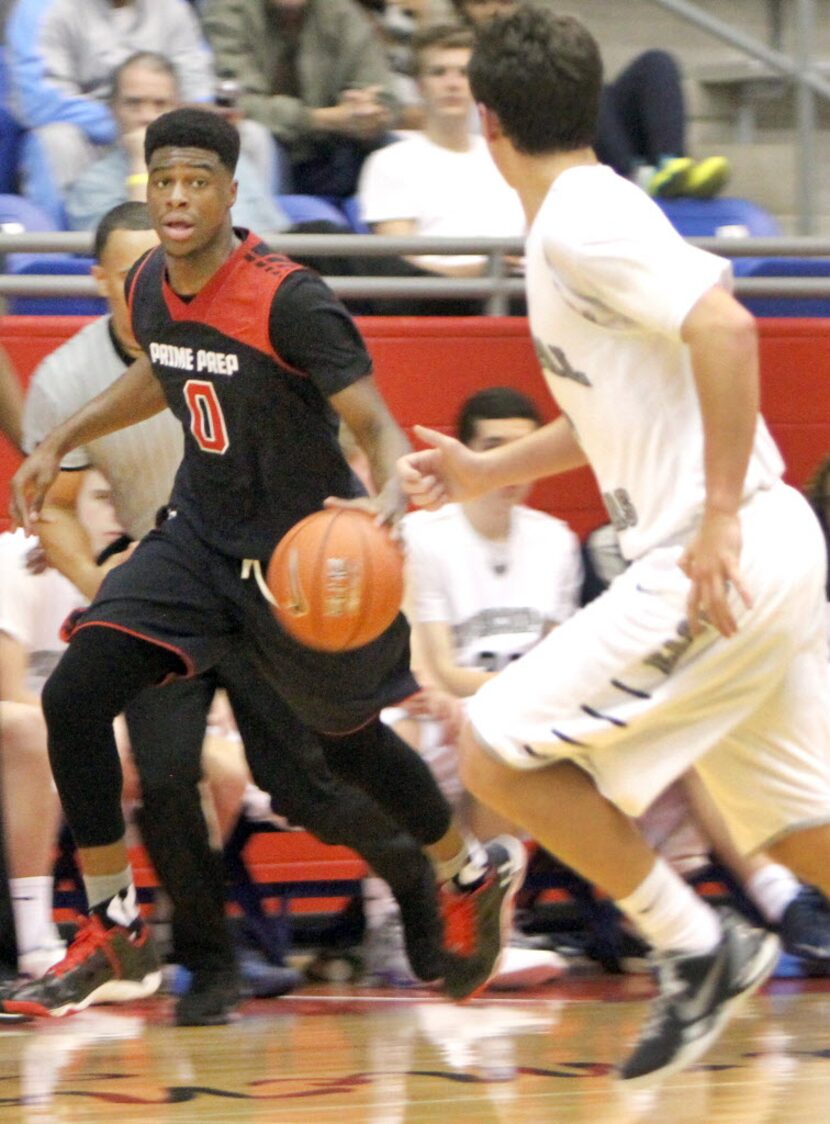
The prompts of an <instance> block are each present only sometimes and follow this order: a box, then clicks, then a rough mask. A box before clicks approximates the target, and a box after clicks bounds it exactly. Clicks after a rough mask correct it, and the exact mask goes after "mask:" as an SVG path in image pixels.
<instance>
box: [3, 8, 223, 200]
mask: <svg viewBox="0 0 830 1124" xmlns="http://www.w3.org/2000/svg"><path fill="white" fill-rule="evenodd" d="M6 43H7V51H8V61H9V78H10V84H11V94H12V100H13V106H14V109H15V111H16V113H17V116H18V119H19V120H20V122H21V124H22V125H24V126H26V128H28V129H32V130H34V131H35V132H34V143H33V144H32V143H30V144H28V145H27V151H26V152H25V153H24V160H23V174H24V189H25V194H27V195H28V196H29V197H30V198H32V199H33V200H34V202H36V203H38V204H39V205H40V206H41V207H43V209H44V210H46V211H47V212H48V213H54V211H55V198H56V196H57V198H58V199H60V198H61V197H62V195H63V192H64V190H65V188H66V187H67V186H68V185H69V184H70V183H72V182H73V180H75V179H77V177H78V176H79V175H80V174H81V173H82V172H83V171H84V169H85V168H86V167H87V166H88V165H89V164H90V163H91V162H92V161H93V160H94V159H95V158H96V155H97V152H96V146H98V145H107V144H112V143H113V141H114V140H115V136H116V127H115V122H114V120H113V116H112V113H111V110H110V107H109V104H108V100H107V99H108V97H109V94H110V79H111V75H112V72H113V70H114V69H115V67H116V66H118V64H119V63H121V62H123V61H124V59H126V58H127V57H128V56H129V55H131V54H133V53H134V52H135V51H137V50H147V51H165V52H169V55H170V59H171V61H172V62H173V64H174V65H175V67H176V70H177V73H178V75H179V80H180V83H181V90H182V97H183V98H184V99H185V100H187V101H208V100H209V99H210V98H212V97H213V73H212V69H211V59H210V52H209V50H208V48H207V46H206V44H205V41H204V38H203V36H202V33H201V30H200V28H199V22H198V19H197V17H196V15H195V13H194V11H193V9H192V7H191V6H190V4H188V3H187V0H167V2H166V3H163V4H160V3H151V2H149V0H126V2H120V3H118V2H113V0H104V2H101V0H17V3H16V4H15V6H14V7H13V8H12V10H11V13H10V15H9V21H8V25H7V30H6Z"/></svg>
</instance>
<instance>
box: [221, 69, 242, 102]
mask: <svg viewBox="0 0 830 1124" xmlns="http://www.w3.org/2000/svg"><path fill="white" fill-rule="evenodd" d="M241 92H242V90H241V87H240V85H239V83H238V82H237V80H236V79H235V78H231V77H230V76H226V77H224V78H220V79H219V81H218V82H217V84H216V92H215V95H214V101H215V102H216V104H217V105H218V106H221V108H222V109H236V105H237V102H238V101H239V95H240V93H241Z"/></svg>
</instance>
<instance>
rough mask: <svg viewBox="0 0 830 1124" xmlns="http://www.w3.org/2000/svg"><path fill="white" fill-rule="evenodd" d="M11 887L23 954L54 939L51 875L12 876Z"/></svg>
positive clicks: (18, 936)
mask: <svg viewBox="0 0 830 1124" xmlns="http://www.w3.org/2000/svg"><path fill="white" fill-rule="evenodd" d="M9 891H10V894H11V899H12V911H13V913H14V930H15V935H16V937H17V950H18V953H20V954H21V955H22V954H23V953H25V952H33V951H34V949H36V948H46V947H47V946H48V945H50V944H52V942H53V941H54V939H55V927H54V924H53V922H52V905H53V896H52V895H53V884H52V876H51V875H36V876H33V877H31V878H10V879H9Z"/></svg>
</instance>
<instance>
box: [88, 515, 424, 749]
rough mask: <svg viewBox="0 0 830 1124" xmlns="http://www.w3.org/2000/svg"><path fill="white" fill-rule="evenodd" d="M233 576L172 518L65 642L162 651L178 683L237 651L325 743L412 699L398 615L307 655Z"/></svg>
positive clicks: (405, 636)
mask: <svg viewBox="0 0 830 1124" xmlns="http://www.w3.org/2000/svg"><path fill="white" fill-rule="evenodd" d="M263 566H264V563H263ZM241 574H242V561H241V560H240V559H239V558H232V557H230V556H229V555H225V554H222V553H220V552H219V551H217V550H216V549H215V548H213V547H212V546H209V545H208V544H207V543H205V542H204V541H203V540H202V539H201V538H199V537H198V536H197V535H196V534H195V532H194V531H193V529H192V527H191V526H190V525H189V524H188V522H187V521H186V519H185V518H184V517H183V516H182V515H181V514H171V515H170V517H169V518H168V519H167V520H166V521H165V522H164V523H162V525H161V526H160V527H159V528H157V529H156V530H154V531H151V532H150V534H149V535H148V536H147V537H146V538H145V539H143V540H142V542H141V543H140V544H139V545H138V547H137V548H136V550H135V551H134V553H133V555H132V557H131V558H129V559H128V560H127V561H126V562H124V563H122V565H120V566H117V567H116V568H115V569H114V570H111V571H110V573H109V574H108V575H107V577H106V579H105V581H104V583H103V585H102V586H101V589H100V590H99V592H98V595H97V597H96V598H95V600H94V601H93V603H92V605H90V607H89V608H88V609H86V610H85V611H84V612H83V613H81V614H80V615H79V616H78V617H77V618H76V620H75V622H74V627H73V632H74V631H77V630H78V629H81V628H88V627H90V626H106V627H109V628H115V629H120V630H122V631H124V632H128V633H130V634H132V635H135V636H137V637H140V638H142V639H145V640H149V641H151V642H152V643H155V644H160V645H162V646H163V647H166V648H168V649H170V650H171V651H173V652H175V653H177V654H178V655H179V656H180V657H181V660H182V664H183V674H186V675H198V674H200V673H201V672H203V671H206V670H208V669H209V668H212V667H216V666H217V665H218V664H219V663H220V662H221V661H222V660H223V658H224V657H226V656H228V655H232V654H233V653H235V652H237V653H238V652H241V651H244V652H245V654H246V655H248V656H249V657H250V660H251V661H252V662H253V663H254V665H255V666H256V668H258V669H259V671H260V673H261V674H262V676H263V678H264V679H266V680H267V681H268V682H269V683H270V684H271V685H272V686H273V687H274V688H275V689H276V690H277V691H278V693H279V694H280V695H281V696H282V697H283V699H284V700H285V701H286V702H287V703H288V705H289V706H290V707H291V709H292V710H293V711H294V713H295V714H296V715H297V717H298V718H300V719H301V720H302V721H303V722H305V723H306V724H307V725H308V726H310V727H311V728H312V729H315V730H319V731H321V732H323V733H333V734H343V733H347V732H349V731H351V730H355V729H358V728H359V727H360V726H362V725H364V724H365V723H366V722H368V721H370V720H371V719H372V718H374V716H375V715H376V714H377V713H378V712H379V711H380V710H381V709H382V708H383V707H385V706H389V705H391V704H392V703H395V702H399V701H400V700H402V699H404V698H406V697H407V696H408V695H410V694H412V693H413V692H414V691H416V690H417V689H418V688H417V683H416V682H415V680H414V679H413V677H412V674H411V672H410V669H409V626H408V625H407V623H406V620H405V618H404V617H403V616H402V615H400V614H399V615H398V617H397V619H396V620H395V621H394V622H393V623H392V625H391V626H390V627H389V628H388V629H387V630H386V632H384V633H383V634H382V635H381V636H380V637H378V639H377V640H374V641H373V642H372V643H371V644H367V645H365V646H364V647H362V648H356V649H353V650H352V651H348V652H336V653H329V652H318V651H314V650H313V649H311V648H306V647H304V646H303V645H301V644H299V643H297V641H295V640H294V639H293V638H292V637H290V636H289V635H288V634H287V633H286V632H285V631H284V630H283V629H282V628H280V626H279V624H278V623H277V621H276V619H275V617H274V615H273V613H272V611H271V608H270V606H269V605H268V603H267V601H266V600H265V598H264V597H263V595H262V593H261V592H260V590H259V587H258V586H257V583H256V581H255V579H254V577H253V576H251V577H249V578H246V579H243V578H242V576H241Z"/></svg>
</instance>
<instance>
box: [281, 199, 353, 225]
mask: <svg viewBox="0 0 830 1124" xmlns="http://www.w3.org/2000/svg"><path fill="white" fill-rule="evenodd" d="M276 201H277V204H278V206H280V207H281V208H282V210H283V211H284V212H285V214H286V216H287V217H288V219H289V221H290V222H292V223H298V222H334V223H337V225H338V226H348V225H349V220H348V219H347V218H346V215H345V214H344V213H343V211H341V210H340V208H339V207H338V206H337V205H336V204H334V203H332V201H331V200H330V199H324V198H323V196H321V195H277V196H276Z"/></svg>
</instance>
